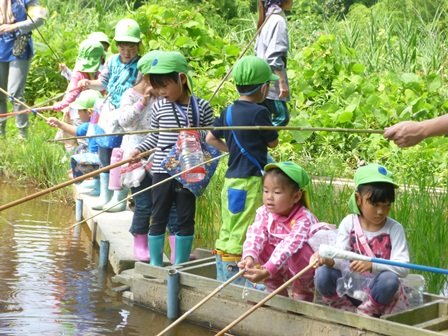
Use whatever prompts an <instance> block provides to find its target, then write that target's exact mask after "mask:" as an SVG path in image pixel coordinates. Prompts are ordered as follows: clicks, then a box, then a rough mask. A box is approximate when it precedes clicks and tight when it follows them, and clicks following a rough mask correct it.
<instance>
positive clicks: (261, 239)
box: [242, 205, 319, 276]
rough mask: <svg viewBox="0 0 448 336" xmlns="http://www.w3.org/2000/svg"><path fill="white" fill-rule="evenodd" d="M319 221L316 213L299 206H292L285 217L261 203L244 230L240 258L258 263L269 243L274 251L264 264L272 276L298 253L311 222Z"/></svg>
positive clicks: (305, 238) (305, 239) (306, 237)
mask: <svg viewBox="0 0 448 336" xmlns="http://www.w3.org/2000/svg"><path fill="white" fill-rule="evenodd" d="M318 222H319V221H318V219H317V218H316V216H314V215H313V213H312V212H311V211H309V210H308V209H307V208H306V207H304V206H302V205H297V206H296V207H295V208H293V210H292V211H291V213H290V214H289V216H288V217H283V216H279V215H276V214H271V213H269V212H268V211H267V210H266V207H265V206H261V207H260V208H258V210H257V214H256V217H255V221H254V223H253V224H252V225H251V226H250V227H249V229H248V230H247V234H246V241H245V242H244V245H243V256H242V258H243V259H244V258H245V257H248V256H251V257H252V258H254V260H255V262H256V263H258V262H259V258H258V257H259V255H260V254H261V253H262V251H263V250H264V249H265V248H266V246H267V245H271V246H272V247H274V251H273V253H272V254H271V256H270V258H269V260H268V261H267V262H266V263H265V264H264V265H263V267H265V268H266V269H267V270H268V272H269V274H270V275H271V276H272V275H275V273H277V272H278V271H279V270H280V269H281V268H282V267H283V266H284V265H285V264H286V263H287V262H288V260H289V259H290V258H291V256H292V255H294V254H296V253H297V252H299V250H300V249H301V248H302V247H303V245H304V244H305V243H306V242H307V240H308V234H309V230H310V227H311V225H312V224H316V223H318Z"/></svg>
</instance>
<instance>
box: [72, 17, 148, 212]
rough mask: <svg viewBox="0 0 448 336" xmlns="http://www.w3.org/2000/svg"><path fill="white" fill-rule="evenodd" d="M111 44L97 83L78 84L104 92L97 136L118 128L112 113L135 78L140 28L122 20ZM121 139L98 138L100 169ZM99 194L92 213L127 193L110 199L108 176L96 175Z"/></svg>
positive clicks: (119, 192) (120, 206)
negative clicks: (114, 52) (113, 50)
mask: <svg viewBox="0 0 448 336" xmlns="http://www.w3.org/2000/svg"><path fill="white" fill-rule="evenodd" d="M114 40H115V42H116V43H117V46H118V52H119V54H118V55H114V56H112V57H111V58H110V59H109V60H108V61H107V62H106V65H105V67H104V71H102V72H101V74H100V77H99V79H97V80H83V81H80V83H79V86H80V87H83V88H86V87H91V88H96V89H106V91H107V94H108V96H107V98H106V99H105V102H104V104H103V106H102V108H101V113H100V117H99V121H98V125H97V127H96V128H95V130H96V133H97V134H104V133H113V132H116V131H117V130H114V129H113V128H114V127H116V126H117V125H118V116H117V113H116V112H118V111H116V109H117V108H118V107H119V106H120V101H121V96H122V95H123V92H124V91H126V90H127V89H129V88H131V87H132V86H133V85H134V84H135V82H136V80H137V75H138V70H137V62H138V60H139V58H140V57H139V55H138V48H139V45H140V41H141V40H140V27H139V25H138V23H137V22H136V21H134V20H132V19H122V20H120V21H119V22H118V23H117V25H116V27H115V37H114ZM121 140H122V137H121V136H107V137H99V138H98V139H97V142H98V147H99V148H98V153H99V156H100V162H101V166H102V167H105V166H108V165H110V160H111V155H112V150H113V149H114V148H116V147H119V146H120V144H121ZM100 181H101V193H100V199H99V202H98V203H96V204H94V205H93V206H92V209H95V210H102V209H106V208H110V207H111V206H112V205H114V204H117V203H118V202H119V201H122V200H124V199H125V198H126V196H127V193H128V190H127V188H123V189H121V190H115V191H114V193H113V195H112V193H111V190H109V173H108V172H107V173H101V174H100ZM125 208H126V203H125V202H121V203H120V204H118V205H116V206H114V207H112V208H110V209H108V210H107V211H108V212H119V211H123V210H124V209H125Z"/></svg>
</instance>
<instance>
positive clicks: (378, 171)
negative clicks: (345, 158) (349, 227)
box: [348, 163, 398, 215]
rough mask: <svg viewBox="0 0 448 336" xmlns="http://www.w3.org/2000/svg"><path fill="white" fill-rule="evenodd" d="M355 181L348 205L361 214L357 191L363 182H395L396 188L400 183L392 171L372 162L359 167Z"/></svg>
mask: <svg viewBox="0 0 448 336" xmlns="http://www.w3.org/2000/svg"><path fill="white" fill-rule="evenodd" d="M354 182H355V191H354V192H353V194H352V195H351V196H350V200H349V201H348V207H349V209H350V211H351V212H352V213H354V214H358V215H359V214H360V213H361V212H360V211H359V208H358V204H356V196H355V194H356V192H357V191H358V187H359V186H360V185H361V184H368V183H375V182H384V183H390V184H393V185H394V187H395V188H398V184H396V183H395V182H394V180H393V176H392V173H391V172H390V171H388V170H387V169H386V167H383V166H381V165H379V164H376V163H370V164H368V165H366V166H362V167H359V168H358V169H357V170H356V172H355V177H354Z"/></svg>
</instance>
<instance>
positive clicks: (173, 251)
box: [168, 235, 176, 265]
mask: <svg viewBox="0 0 448 336" xmlns="http://www.w3.org/2000/svg"><path fill="white" fill-rule="evenodd" d="M168 242H169V243H170V250H171V254H170V262H171V264H172V265H174V261H175V258H176V236H175V235H169V236H168Z"/></svg>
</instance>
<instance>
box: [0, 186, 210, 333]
mask: <svg viewBox="0 0 448 336" xmlns="http://www.w3.org/2000/svg"><path fill="white" fill-rule="evenodd" d="M34 192H36V191H35V190H32V189H27V188H18V187H17V185H12V184H8V183H4V182H2V181H0V204H5V203H8V202H10V201H13V200H16V199H20V198H22V197H24V196H26V195H28V194H32V193H34ZM73 223H75V218H74V209H73V208H72V207H71V206H67V205H65V204H63V203H61V202H59V200H58V199H56V198H54V197H52V196H51V195H46V196H41V197H39V198H37V199H35V200H33V201H29V202H26V203H24V204H21V205H18V206H15V207H13V208H10V209H8V210H4V211H2V212H0V334H1V335H38V334H39V335H41V334H45V335H48V336H52V335H83V336H84V335H89V336H90V335H155V334H157V333H158V332H159V331H161V330H162V329H164V328H165V327H166V326H167V325H169V324H170V321H168V320H167V319H166V318H165V317H164V316H163V315H161V314H157V313H155V312H152V311H150V310H148V309H144V308H142V307H138V306H130V305H128V304H126V303H124V302H123V301H122V299H121V294H120V293H118V292H117V291H115V290H114V287H117V286H119V284H114V283H112V282H111V277H112V276H113V274H110V273H105V272H104V271H101V270H99V269H98V268H97V261H98V251H97V248H96V247H93V246H92V243H91V241H90V239H89V237H90V233H89V231H88V230H87V229H85V228H81V227H77V228H74V229H71V230H67V229H66V228H67V227H69V226H70V225H71V224H73ZM213 334H214V333H212V332H211V331H208V330H206V329H202V328H199V327H197V326H194V325H190V324H181V325H180V326H179V327H176V328H175V329H173V331H172V332H171V333H168V334H167V335H171V336H173V335H179V336H180V335H182V336H193V335H195V336H196V335H199V336H201V335H213Z"/></svg>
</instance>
